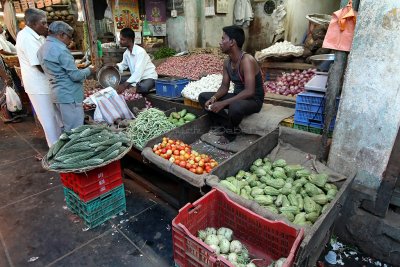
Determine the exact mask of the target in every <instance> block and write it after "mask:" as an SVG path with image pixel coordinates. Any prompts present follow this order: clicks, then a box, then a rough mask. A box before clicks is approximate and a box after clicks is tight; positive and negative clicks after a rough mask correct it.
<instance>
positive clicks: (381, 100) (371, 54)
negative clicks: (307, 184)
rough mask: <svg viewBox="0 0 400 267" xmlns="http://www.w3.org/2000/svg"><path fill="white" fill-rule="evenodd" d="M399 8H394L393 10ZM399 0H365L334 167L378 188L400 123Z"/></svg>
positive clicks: (335, 143) (331, 159)
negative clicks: (355, 173) (359, 175)
mask: <svg viewBox="0 0 400 267" xmlns="http://www.w3.org/2000/svg"><path fill="white" fill-rule="evenodd" d="M393 10H394V11H393ZM399 13H400V2H399V0H380V1H376V0H363V1H361V2H360V7H359V16H358V18H357V25H356V32H355V36H354V40H353V47H352V50H351V52H350V56H349V62H348V65H347V70H346V74H345V79H344V84H343V91H342V96H341V100H340V105H339V111H338V115H337V123H336V126H335V131H334V135H333V143H332V148H331V151H330V154H329V161H328V166H329V167H331V168H333V169H334V170H337V171H339V172H341V173H344V174H351V173H352V172H353V171H356V170H358V171H361V172H363V173H367V174H368V175H366V176H364V177H365V178H363V179H362V180H361V181H357V182H358V183H361V184H363V185H365V186H368V187H370V188H377V187H378V186H379V184H380V181H381V179H382V174H383V172H384V171H385V169H386V166H387V163H388V160H389V157H390V153H391V151H392V147H393V144H394V140H395V138H396V135H397V132H398V130H399V125H400V75H399V73H400V49H398V48H399V44H400V35H399V30H400V19H399V17H398V14H399Z"/></svg>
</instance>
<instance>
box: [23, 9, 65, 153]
mask: <svg viewBox="0 0 400 267" xmlns="http://www.w3.org/2000/svg"><path fill="white" fill-rule="evenodd" d="M25 23H26V26H25V28H24V29H23V30H22V31H20V32H19V33H18V35H17V45H16V47H17V55H18V59H19V63H20V66H21V75H22V81H23V83H24V88H25V91H26V93H27V94H28V96H29V99H30V101H31V103H32V106H33V108H34V110H35V112H36V115H37V117H38V119H39V121H40V124H41V125H42V127H43V130H44V133H45V135H46V140H47V144H48V146H49V147H50V146H51V145H53V144H54V143H55V142H56V141H57V140H58V137H59V136H60V134H61V127H60V125H59V122H58V120H57V119H56V113H55V112H54V108H53V103H52V100H51V96H50V84H49V80H48V79H47V77H46V76H45V74H44V73H43V70H42V68H41V66H40V62H39V59H38V57H37V52H38V50H39V48H40V47H41V46H42V44H43V43H44V42H45V38H44V37H43V36H47V33H48V26H47V19H46V13H45V12H44V11H42V10H39V9H33V8H29V9H27V10H26V11H25Z"/></svg>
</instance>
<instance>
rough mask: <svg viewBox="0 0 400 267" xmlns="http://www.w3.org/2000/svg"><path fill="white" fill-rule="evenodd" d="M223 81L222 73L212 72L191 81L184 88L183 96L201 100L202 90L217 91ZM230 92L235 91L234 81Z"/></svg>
mask: <svg viewBox="0 0 400 267" xmlns="http://www.w3.org/2000/svg"><path fill="white" fill-rule="evenodd" d="M221 83H222V74H210V75H207V76H205V77H203V78H201V79H200V80H198V81H193V82H189V83H188V84H187V85H186V86H185V88H183V90H182V96H183V97H186V98H188V99H190V100H192V101H196V102H198V101H199V95H200V94H201V93H202V92H217V91H218V88H219V87H220V86H221ZM229 93H233V83H232V82H231V83H230V86H229Z"/></svg>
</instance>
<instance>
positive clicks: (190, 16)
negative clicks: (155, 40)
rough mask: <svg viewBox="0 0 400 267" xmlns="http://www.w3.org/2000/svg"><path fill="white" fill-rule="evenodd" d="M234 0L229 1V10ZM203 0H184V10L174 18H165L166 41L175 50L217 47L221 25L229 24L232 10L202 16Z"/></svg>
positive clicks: (231, 8)
mask: <svg viewBox="0 0 400 267" xmlns="http://www.w3.org/2000/svg"><path fill="white" fill-rule="evenodd" d="M233 4H234V1H229V5H230V7H229V10H233ZM204 6H205V4H204V0H196V1H194V0H185V1H184V12H183V13H181V14H179V16H178V17H176V18H171V17H169V18H168V20H167V33H168V43H169V45H170V46H171V47H173V48H174V49H176V50H177V51H185V50H190V49H193V48H196V47H206V46H211V47H217V46H218V43H219V41H220V40H221V35H222V27H224V26H227V25H231V24H232V21H233V14H232V12H230V13H228V14H216V15H215V16H211V17H205V16H204Z"/></svg>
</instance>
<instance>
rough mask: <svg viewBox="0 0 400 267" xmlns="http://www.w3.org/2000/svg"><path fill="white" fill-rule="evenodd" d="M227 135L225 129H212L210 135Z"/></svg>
mask: <svg viewBox="0 0 400 267" xmlns="http://www.w3.org/2000/svg"><path fill="white" fill-rule="evenodd" d="M224 133H225V129H224V127H212V128H211V130H210V134H213V135H216V136H221V135H223V134H224Z"/></svg>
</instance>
